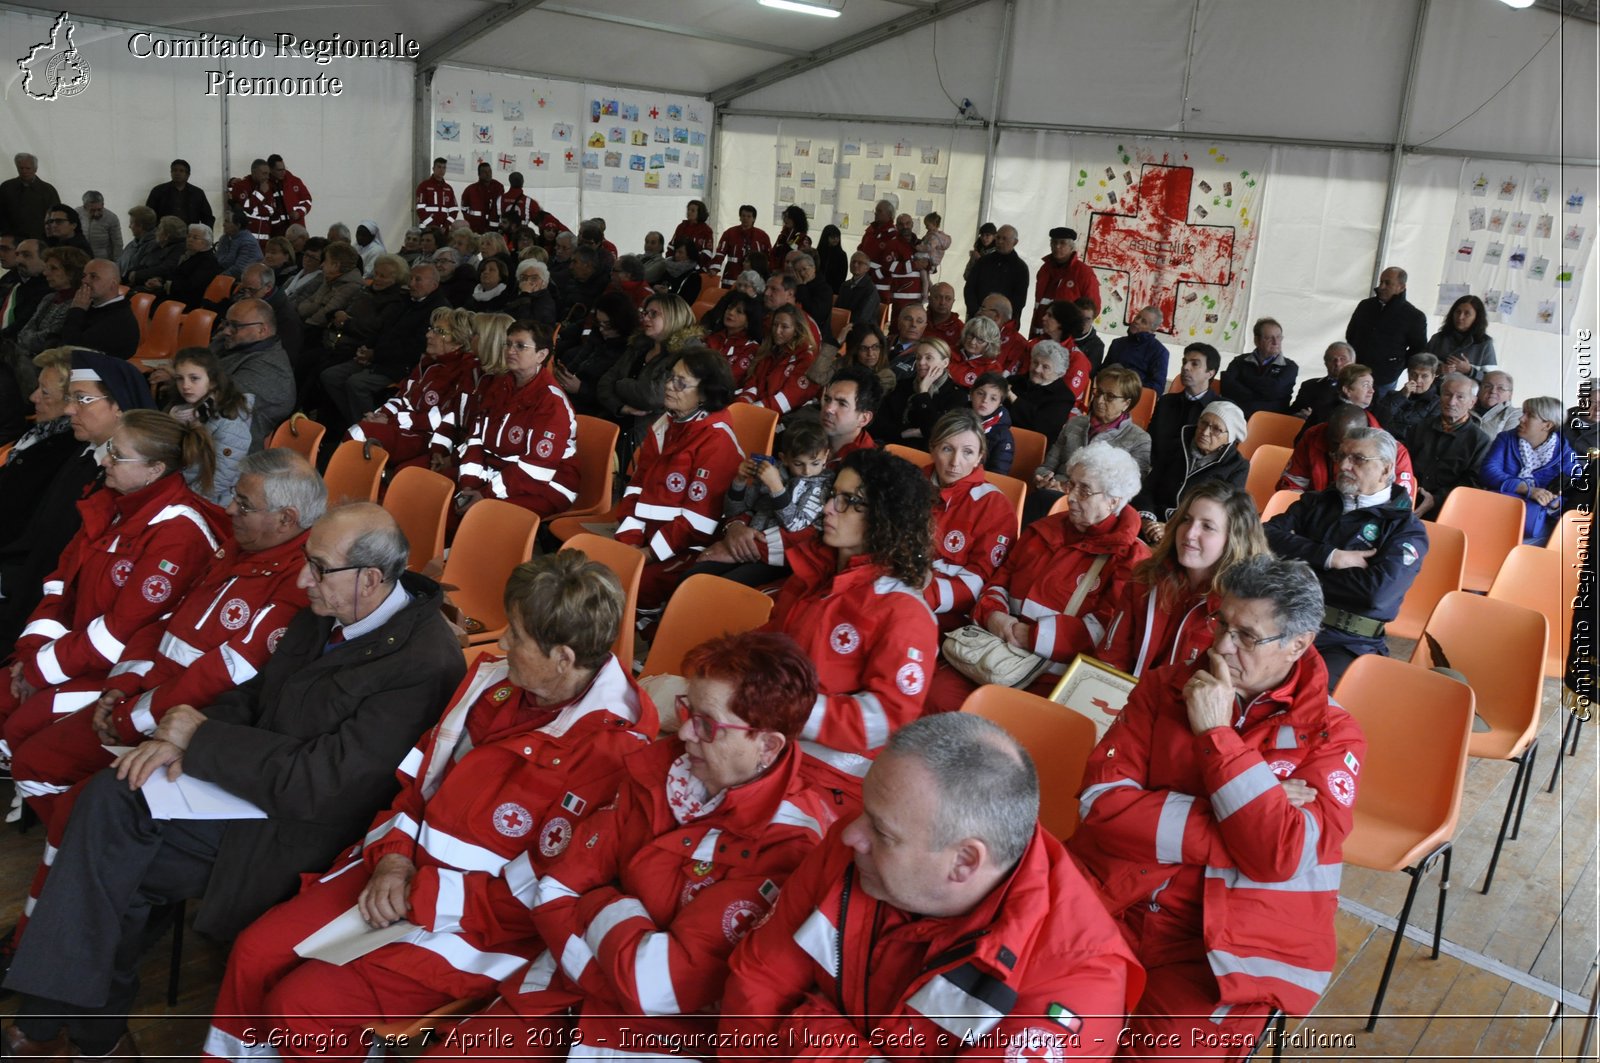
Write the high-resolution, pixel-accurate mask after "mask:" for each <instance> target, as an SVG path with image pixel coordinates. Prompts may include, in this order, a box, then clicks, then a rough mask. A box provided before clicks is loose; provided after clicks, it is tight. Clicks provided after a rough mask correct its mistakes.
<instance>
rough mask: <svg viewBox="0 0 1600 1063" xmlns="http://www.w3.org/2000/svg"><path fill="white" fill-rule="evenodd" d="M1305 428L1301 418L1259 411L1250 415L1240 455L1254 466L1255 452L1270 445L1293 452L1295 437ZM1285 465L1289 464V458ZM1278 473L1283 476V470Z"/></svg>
mask: <svg viewBox="0 0 1600 1063" xmlns="http://www.w3.org/2000/svg"><path fill="white" fill-rule="evenodd" d="M1305 426H1306V423H1305V422H1304V421H1302V420H1301V419H1300V418H1298V417H1293V416H1291V415H1289V414H1287V413H1273V412H1272V411H1271V410H1257V411H1256V412H1255V413H1252V414H1251V415H1250V420H1249V421H1247V422H1245V427H1244V442H1243V443H1240V444H1239V454H1240V455H1241V456H1242V457H1243V458H1244V459H1245V460H1246V461H1249V462H1251V464H1252V465H1254V463H1255V452H1256V451H1258V450H1260V449H1261V448H1262V447H1264V446H1267V445H1269V444H1270V445H1272V446H1275V447H1283V448H1285V449H1287V450H1293V449H1294V440H1295V437H1296V436H1298V435H1299V434H1300V429H1302V428H1304V427H1305ZM1283 463H1284V464H1285V465H1287V464H1289V460H1288V458H1287V457H1286V458H1285V459H1284V462H1283ZM1278 472H1279V473H1280V474H1281V473H1282V472H1283V470H1282V469H1279V470H1278Z"/></svg>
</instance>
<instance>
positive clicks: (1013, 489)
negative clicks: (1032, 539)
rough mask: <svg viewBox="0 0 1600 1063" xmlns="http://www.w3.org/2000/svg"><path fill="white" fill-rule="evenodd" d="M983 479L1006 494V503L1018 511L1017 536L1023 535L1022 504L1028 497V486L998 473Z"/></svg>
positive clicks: (984, 475) (986, 474)
mask: <svg viewBox="0 0 1600 1063" xmlns="http://www.w3.org/2000/svg"><path fill="white" fill-rule="evenodd" d="M983 478H984V479H985V480H987V481H989V482H990V483H992V484H994V485H995V486H996V487H998V488H1000V490H1001V491H1002V492H1003V493H1004V494H1005V496H1006V501H1008V502H1010V503H1011V505H1012V508H1014V509H1015V510H1016V511H1017V534H1018V535H1021V534H1022V503H1023V502H1024V501H1026V499H1027V497H1028V485H1027V484H1026V483H1024V482H1022V481H1021V480H1019V479H1017V478H1016V477H1015V476H1006V475H1004V474H1003V473H998V472H986V473H984V474H983Z"/></svg>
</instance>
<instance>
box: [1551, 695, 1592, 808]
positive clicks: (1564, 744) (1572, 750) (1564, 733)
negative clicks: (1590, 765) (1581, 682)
mask: <svg viewBox="0 0 1600 1063" xmlns="http://www.w3.org/2000/svg"><path fill="white" fill-rule="evenodd" d="M1582 736H1583V717H1581V716H1579V715H1578V714H1577V713H1572V712H1569V713H1568V714H1567V722H1566V725H1565V726H1564V727H1563V728H1562V729H1561V749H1562V750H1564V751H1565V753H1566V757H1570V756H1574V755H1576V754H1577V752H1578V739H1579V738H1581V737H1582ZM1566 757H1564V756H1562V755H1561V753H1559V752H1558V753H1557V754H1556V766H1555V767H1554V768H1551V769H1550V781H1549V782H1547V783H1545V786H1544V792H1545V793H1547V794H1548V793H1554V792H1555V788H1556V780H1557V779H1559V778H1561V764H1562V761H1564V760H1565V759H1566Z"/></svg>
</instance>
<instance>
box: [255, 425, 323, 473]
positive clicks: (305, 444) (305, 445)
mask: <svg viewBox="0 0 1600 1063" xmlns="http://www.w3.org/2000/svg"><path fill="white" fill-rule="evenodd" d="M327 434H328V429H327V426H326V425H323V424H319V423H318V422H316V421H313V420H312V419H311V418H309V417H307V416H306V415H305V414H303V413H296V414H293V415H291V416H290V418H289V419H288V420H287V421H285V422H283V423H282V424H280V425H279V426H278V428H277V431H275V432H273V433H272V438H271V439H269V440H267V449H268V450H271V449H272V448H273V447H288V448H289V449H290V450H292V451H294V452H295V453H297V454H299V455H300V456H301V457H303V458H305V459H306V460H307V461H309V462H310V463H311V464H313V465H315V464H316V463H317V451H318V450H320V449H321V448H322V437H323V436H325V435H327Z"/></svg>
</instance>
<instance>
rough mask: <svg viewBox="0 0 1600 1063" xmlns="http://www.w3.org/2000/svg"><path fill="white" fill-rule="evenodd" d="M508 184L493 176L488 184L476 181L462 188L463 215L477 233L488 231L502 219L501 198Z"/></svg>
mask: <svg viewBox="0 0 1600 1063" xmlns="http://www.w3.org/2000/svg"><path fill="white" fill-rule="evenodd" d="M505 194H506V186H505V185H503V184H501V183H500V182H499V181H496V180H494V179H493V178H491V179H490V180H489V183H488V184H487V185H485V184H483V183H482V182H480V181H474V182H472V183H471V184H470V185H468V186H467V187H466V188H463V189H462V190H461V216H462V217H463V218H465V219H466V220H467V227H468V228H470V229H471V230H472V231H473V232H475V233H486V232H488V231H489V230H490V229H491V228H493V227H494V225H495V223H496V222H498V221H499V220H500V199H501V197H502V196H504V195H505Z"/></svg>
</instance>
